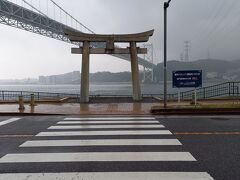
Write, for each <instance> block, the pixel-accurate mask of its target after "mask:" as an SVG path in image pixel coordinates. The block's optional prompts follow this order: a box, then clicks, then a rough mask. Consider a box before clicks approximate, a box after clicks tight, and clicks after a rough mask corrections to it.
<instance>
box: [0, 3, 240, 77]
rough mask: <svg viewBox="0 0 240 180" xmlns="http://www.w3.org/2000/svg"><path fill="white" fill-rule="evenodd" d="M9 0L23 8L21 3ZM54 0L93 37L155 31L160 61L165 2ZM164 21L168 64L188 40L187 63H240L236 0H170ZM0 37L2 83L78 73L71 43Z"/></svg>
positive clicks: (96, 59) (100, 59)
mask: <svg viewBox="0 0 240 180" xmlns="http://www.w3.org/2000/svg"><path fill="white" fill-rule="evenodd" d="M12 1H13V2H16V3H19V4H21V0H12ZM31 1H32V3H33V4H34V3H35V4H34V5H35V6H37V7H38V8H40V9H41V10H42V11H43V12H46V11H47V12H48V13H49V15H50V14H51V13H53V7H51V4H50V5H49V8H46V3H47V0H41V1H40V0H28V2H31ZM55 1H56V2H57V3H59V4H60V5H61V6H62V7H63V8H64V9H65V10H67V11H68V12H69V13H70V14H72V15H73V16H74V17H76V18H77V19H78V20H79V21H80V22H82V23H83V24H84V25H86V26H87V27H89V28H90V29H92V30H93V31H94V32H96V33H110V34H113V33H136V32H142V31H147V30H150V29H155V33H154V36H153V37H152V38H151V39H150V42H152V43H153V46H154V51H155V55H154V57H155V59H154V62H155V63H159V62H161V61H162V60H163V2H164V1H163V0H55ZM39 2H40V5H39ZM55 11H56V12H55V14H58V12H57V10H55ZM52 16H53V15H52ZM56 16H57V15H56ZM55 18H57V17H55ZM168 21H169V24H168V32H169V56H168V59H169V60H179V58H180V54H181V53H182V52H183V51H184V41H186V40H188V41H190V42H191V43H190V51H189V54H190V59H191V60H197V59H206V58H208V57H210V58H214V59H226V60H235V59H240V46H239V44H240V34H239V32H240V1H239V0H172V3H171V5H170V8H169V10H168ZM0 39H1V43H0V51H1V57H0V64H1V65H0V79H14V78H16V79H21V78H28V77H31V78H32V77H34V78H37V77H38V76H39V75H52V74H61V73H66V72H71V71H78V70H80V67H81V56H80V55H72V54H71V53H70V49H71V47H72V45H70V44H66V43H64V42H61V41H57V40H53V39H50V38H46V37H43V36H40V35H36V34H33V33H29V32H26V31H22V30H19V29H15V28H12V27H8V26H5V25H2V24H0ZM90 69H91V70H90V71H91V72H97V71H112V72H120V71H130V63H129V62H127V61H123V60H121V59H117V58H114V57H112V56H106V55H94V56H91V68H90Z"/></svg>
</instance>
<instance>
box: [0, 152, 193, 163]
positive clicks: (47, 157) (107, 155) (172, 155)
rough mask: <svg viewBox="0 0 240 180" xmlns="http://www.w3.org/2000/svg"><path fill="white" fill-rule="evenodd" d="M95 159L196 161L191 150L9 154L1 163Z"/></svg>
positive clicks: (90, 160) (85, 160)
mask: <svg viewBox="0 0 240 180" xmlns="http://www.w3.org/2000/svg"><path fill="white" fill-rule="evenodd" d="M95 161H101V162H102V161H104V162H107V161H118V162H119V161H128V162H129V161H196V159H195V158H194V157H193V156H192V155H191V154H190V153H189V152H90V153H88V152H83V153H25V154H7V155H5V156H3V157H2V158H1V159H0V163H39V162H95Z"/></svg>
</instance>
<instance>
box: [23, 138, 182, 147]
mask: <svg viewBox="0 0 240 180" xmlns="http://www.w3.org/2000/svg"><path fill="white" fill-rule="evenodd" d="M174 145H182V144H181V143H180V142H179V141H178V140H177V139H104V140H40V141H27V142H25V143H23V144H22V145H20V147H55V146H174Z"/></svg>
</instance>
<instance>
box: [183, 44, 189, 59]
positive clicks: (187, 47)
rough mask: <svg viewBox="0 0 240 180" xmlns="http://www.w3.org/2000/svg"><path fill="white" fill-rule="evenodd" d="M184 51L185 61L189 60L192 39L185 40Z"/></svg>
mask: <svg viewBox="0 0 240 180" xmlns="http://www.w3.org/2000/svg"><path fill="white" fill-rule="evenodd" d="M184 47H185V49H184V52H185V61H186V62H189V49H190V41H184Z"/></svg>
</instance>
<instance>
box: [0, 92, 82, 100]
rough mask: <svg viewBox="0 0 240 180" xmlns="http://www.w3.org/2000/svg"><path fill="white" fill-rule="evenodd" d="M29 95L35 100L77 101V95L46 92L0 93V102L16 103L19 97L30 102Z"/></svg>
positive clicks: (78, 96)
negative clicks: (68, 99)
mask: <svg viewBox="0 0 240 180" xmlns="http://www.w3.org/2000/svg"><path fill="white" fill-rule="evenodd" d="M31 94H34V96H35V99H36V100H60V99H62V98H66V97H68V98H76V99H79V98H80V95H79V94H64V93H47V92H31V91H0V101H17V100H18V98H19V96H23V97H24V100H30V97H31Z"/></svg>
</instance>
